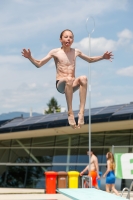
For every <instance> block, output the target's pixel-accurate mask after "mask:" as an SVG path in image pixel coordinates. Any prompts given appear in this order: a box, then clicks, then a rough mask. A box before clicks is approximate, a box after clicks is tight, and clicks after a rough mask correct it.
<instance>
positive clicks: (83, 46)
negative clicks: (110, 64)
mask: <svg viewBox="0 0 133 200" xmlns="http://www.w3.org/2000/svg"><path fill="white" fill-rule="evenodd" d="M73 46H74V47H75V48H79V49H80V50H82V51H83V52H89V38H84V39H82V40H81V41H80V42H77V43H74V44H73ZM114 50H116V42H115V41H113V40H107V39H106V38H104V37H101V38H91V53H92V54H94V53H95V54H99V53H100V54H101V53H103V52H105V51H114Z"/></svg>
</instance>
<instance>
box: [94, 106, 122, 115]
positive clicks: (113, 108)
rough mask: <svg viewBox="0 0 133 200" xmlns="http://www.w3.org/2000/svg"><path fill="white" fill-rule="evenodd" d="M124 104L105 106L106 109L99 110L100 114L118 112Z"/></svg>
mask: <svg viewBox="0 0 133 200" xmlns="http://www.w3.org/2000/svg"><path fill="white" fill-rule="evenodd" d="M123 106H124V104H123V105H114V106H108V107H105V109H103V110H102V111H101V112H99V113H98V114H100V115H101V114H107V113H114V112H116V111H117V110H119V109H120V108H123Z"/></svg>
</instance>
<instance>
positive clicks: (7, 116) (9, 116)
mask: <svg viewBox="0 0 133 200" xmlns="http://www.w3.org/2000/svg"><path fill="white" fill-rule="evenodd" d="M40 115H42V114H39V113H36V112H33V113H32V116H40ZM16 117H23V118H26V117H30V113H26V112H21V111H19V112H9V113H2V114H1V115H0V121H2V120H7V119H13V118H16Z"/></svg>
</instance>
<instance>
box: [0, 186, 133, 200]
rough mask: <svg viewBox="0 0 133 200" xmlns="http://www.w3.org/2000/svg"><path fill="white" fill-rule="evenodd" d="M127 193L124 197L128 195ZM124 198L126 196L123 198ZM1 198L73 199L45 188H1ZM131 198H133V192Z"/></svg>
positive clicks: (34, 199) (24, 199)
mask: <svg viewBox="0 0 133 200" xmlns="http://www.w3.org/2000/svg"><path fill="white" fill-rule="evenodd" d="M126 194H127V193H125V195H124V196H123V197H125V196H126ZM122 199H124V198H122ZM0 200H71V199H70V198H68V197H66V196H64V195H62V194H44V189H25V188H24V189H23V188H16V189H15V188H0ZM130 200H133V192H132V193H131V198H130Z"/></svg>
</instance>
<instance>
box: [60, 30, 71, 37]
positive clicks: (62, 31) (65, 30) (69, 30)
mask: <svg viewBox="0 0 133 200" xmlns="http://www.w3.org/2000/svg"><path fill="white" fill-rule="evenodd" d="M65 31H70V32H71V33H72V34H73V32H72V31H71V30H69V29H65V30H64V31H62V32H61V34H60V39H61V38H62V35H63V33H64V32H65ZM73 37H74V34H73Z"/></svg>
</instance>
